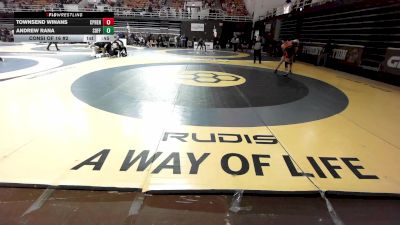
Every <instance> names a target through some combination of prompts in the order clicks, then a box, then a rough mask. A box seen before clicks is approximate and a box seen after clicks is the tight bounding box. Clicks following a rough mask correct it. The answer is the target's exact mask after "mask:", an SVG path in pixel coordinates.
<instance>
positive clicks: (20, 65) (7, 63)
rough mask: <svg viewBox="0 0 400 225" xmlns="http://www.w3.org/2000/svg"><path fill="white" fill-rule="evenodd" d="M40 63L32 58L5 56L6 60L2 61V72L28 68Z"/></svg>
mask: <svg viewBox="0 0 400 225" xmlns="http://www.w3.org/2000/svg"><path fill="white" fill-rule="evenodd" d="M38 63H39V62H38V61H36V60H32V59H21V58H4V62H1V63H0V73H6V72H11V71H16V70H21V69H26V68H29V67H32V66H35V65H37V64H38Z"/></svg>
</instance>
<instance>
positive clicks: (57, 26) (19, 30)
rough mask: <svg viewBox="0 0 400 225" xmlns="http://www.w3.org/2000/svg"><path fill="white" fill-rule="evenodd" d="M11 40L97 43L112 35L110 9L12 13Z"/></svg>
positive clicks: (112, 26) (112, 16)
mask: <svg viewBox="0 0 400 225" xmlns="http://www.w3.org/2000/svg"><path fill="white" fill-rule="evenodd" d="M14 18H15V19H14V27H15V32H14V38H15V42H95V41H97V42H99V41H111V37H112V35H114V13H112V12H15V14H14Z"/></svg>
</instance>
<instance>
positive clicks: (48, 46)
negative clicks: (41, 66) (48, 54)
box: [47, 42, 60, 51]
mask: <svg viewBox="0 0 400 225" xmlns="http://www.w3.org/2000/svg"><path fill="white" fill-rule="evenodd" d="M51 44H54V45H55V46H56V49H57V51H60V49H59V48H58V46H57V42H49V45H47V51H50V45H51Z"/></svg>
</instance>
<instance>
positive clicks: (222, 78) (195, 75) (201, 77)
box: [177, 71, 246, 87]
mask: <svg viewBox="0 0 400 225" xmlns="http://www.w3.org/2000/svg"><path fill="white" fill-rule="evenodd" d="M177 82H178V83H181V84H185V85H192V86H201V87H231V86H238V85H241V84H244V83H245V82H246V79H245V78H244V77H242V76H239V75H235V74H231V73H225V72H215V71H185V72H183V73H181V74H179V75H178V79H177Z"/></svg>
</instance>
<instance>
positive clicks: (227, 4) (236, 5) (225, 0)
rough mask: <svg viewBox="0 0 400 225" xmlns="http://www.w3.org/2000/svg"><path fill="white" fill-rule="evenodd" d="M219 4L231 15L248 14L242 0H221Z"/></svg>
mask: <svg viewBox="0 0 400 225" xmlns="http://www.w3.org/2000/svg"><path fill="white" fill-rule="evenodd" d="M221 6H222V9H223V10H224V11H226V12H227V13H228V15H231V16H232V15H235V16H246V15H248V14H249V13H248V12H247V9H246V5H245V4H244V1H243V0H221Z"/></svg>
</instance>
